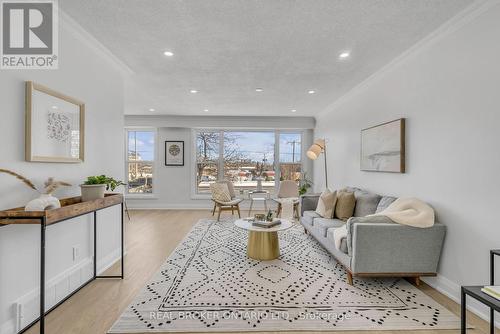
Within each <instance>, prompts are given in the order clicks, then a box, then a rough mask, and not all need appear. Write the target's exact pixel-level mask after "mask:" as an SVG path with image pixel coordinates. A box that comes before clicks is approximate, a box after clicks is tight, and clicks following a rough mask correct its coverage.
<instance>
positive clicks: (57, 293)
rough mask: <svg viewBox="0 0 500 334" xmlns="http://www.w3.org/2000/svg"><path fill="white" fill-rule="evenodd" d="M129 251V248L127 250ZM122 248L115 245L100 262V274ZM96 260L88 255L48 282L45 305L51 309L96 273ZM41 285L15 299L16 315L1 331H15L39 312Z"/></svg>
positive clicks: (14, 310) (5, 333)
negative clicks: (94, 264)
mask: <svg viewBox="0 0 500 334" xmlns="http://www.w3.org/2000/svg"><path fill="white" fill-rule="evenodd" d="M125 254H126V252H125ZM120 256H121V250H120V249H119V248H118V249H115V250H114V251H112V252H111V253H109V254H108V255H106V256H105V257H104V258H102V259H100V260H99V261H98V262H97V274H101V273H103V272H104V271H106V270H107V269H109V268H110V267H111V266H112V265H113V264H114V263H115V262H116V261H118V260H119V259H120ZM93 270H94V268H93V261H92V258H91V257H88V258H85V259H83V260H81V261H80V262H78V263H76V264H75V265H73V266H71V267H70V268H68V269H66V270H64V271H63V272H61V273H59V274H58V275H56V276H55V277H53V278H51V279H50V280H48V281H47V283H46V289H45V309H47V310H48V309H50V308H51V307H53V306H54V305H55V304H57V303H58V302H59V301H61V300H62V299H64V298H65V297H66V296H67V295H69V294H70V293H71V292H73V291H75V290H76V289H77V288H78V287H80V285H82V284H83V283H85V282H87V281H88V280H89V279H91V278H92V275H93ZM39 303H40V289H39V288H36V289H33V290H32V291H30V292H28V293H26V294H25V295H23V296H21V297H20V298H18V299H17V300H15V301H14V302H13V303H12V317H11V318H10V319H7V320H6V321H5V322H4V323H3V324H2V325H1V326H0V334H15V333H17V332H18V331H19V330H21V329H22V328H24V327H25V326H26V325H28V324H30V323H31V322H32V321H33V320H35V319H36V318H38V316H39V307H40V304H39Z"/></svg>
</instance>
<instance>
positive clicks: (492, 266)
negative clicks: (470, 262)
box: [490, 251, 495, 334]
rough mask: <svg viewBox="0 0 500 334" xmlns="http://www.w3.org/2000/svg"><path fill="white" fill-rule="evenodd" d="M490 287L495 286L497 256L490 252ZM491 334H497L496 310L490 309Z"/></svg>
mask: <svg viewBox="0 0 500 334" xmlns="http://www.w3.org/2000/svg"><path fill="white" fill-rule="evenodd" d="M490 285H495V254H494V253H493V251H490ZM490 334H495V310H494V309H493V308H491V307H490Z"/></svg>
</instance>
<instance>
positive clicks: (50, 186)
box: [0, 168, 71, 195]
mask: <svg viewBox="0 0 500 334" xmlns="http://www.w3.org/2000/svg"><path fill="white" fill-rule="evenodd" d="M0 173H5V174H9V175H12V176H14V177H15V178H17V179H18V180H21V181H22V182H23V183H24V184H25V185H27V186H28V187H30V188H31V189H33V190H36V191H38V192H39V193H42V192H41V191H40V190H38V189H37V187H36V186H35V185H34V184H33V182H31V180H29V179H28V178H26V177H24V176H22V175H21V174H18V173H16V172H13V171H11V170H8V169H3V168H0ZM70 186H71V184H69V183H67V182H63V181H56V180H54V178H53V177H49V178H48V179H47V181H45V182H44V191H43V194H48V195H50V194H52V193H53V192H54V191H56V190H57V189H58V188H60V187H70Z"/></svg>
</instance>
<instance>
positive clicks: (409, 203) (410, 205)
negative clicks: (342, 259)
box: [333, 198, 435, 249]
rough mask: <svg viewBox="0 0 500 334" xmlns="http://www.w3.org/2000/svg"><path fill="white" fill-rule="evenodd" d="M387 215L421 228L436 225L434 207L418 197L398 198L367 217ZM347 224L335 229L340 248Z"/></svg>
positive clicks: (337, 247) (404, 223)
mask: <svg viewBox="0 0 500 334" xmlns="http://www.w3.org/2000/svg"><path fill="white" fill-rule="evenodd" d="M374 216H385V217H387V218H389V219H390V220H392V221H393V222H395V223H398V224H401V225H408V226H413V227H419V228H426V227H431V226H433V225H434V219H435V217H434V209H432V208H431V207H430V206H429V204H427V203H424V202H422V201H421V200H419V199H417V198H398V199H397V200H395V201H394V202H392V203H391V204H390V205H389V206H388V207H387V208H386V209H385V210H383V211H380V212H378V213H375V214H373V215H368V216H366V217H374ZM346 225H347V224H344V225H342V226H341V227H338V228H336V229H335V230H334V231H333V239H334V242H335V248H336V249H340V244H341V243H342V239H343V238H347V226H346Z"/></svg>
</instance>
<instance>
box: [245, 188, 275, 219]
mask: <svg viewBox="0 0 500 334" xmlns="http://www.w3.org/2000/svg"><path fill="white" fill-rule="evenodd" d="M248 199H250V209H249V210H248V216H250V215H251V214H252V209H253V202H255V201H257V202H263V203H264V210H266V211H267V200H268V199H270V196H269V191H267V190H261V191H258V190H251V191H249V192H248Z"/></svg>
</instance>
